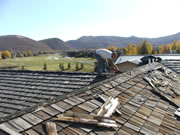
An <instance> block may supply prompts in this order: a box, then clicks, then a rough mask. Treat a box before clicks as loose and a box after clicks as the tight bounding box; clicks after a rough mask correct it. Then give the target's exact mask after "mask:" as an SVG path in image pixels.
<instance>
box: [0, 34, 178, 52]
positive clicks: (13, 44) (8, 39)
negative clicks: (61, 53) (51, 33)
mask: <svg viewBox="0 0 180 135" xmlns="http://www.w3.org/2000/svg"><path fill="white" fill-rule="evenodd" d="M144 40H147V41H148V42H150V43H151V44H152V45H153V46H159V45H162V44H168V43H172V42H173V41H174V40H176V41H178V40H180V32H179V33H176V34H173V35H169V36H164V37H159V38H143V37H135V36H131V37H118V36H82V37H80V38H78V39H77V40H69V41H67V42H64V41H63V40H61V39H59V38H48V39H43V40H40V41H36V40H33V39H30V38H28V37H24V36H19V35H7V36H0V50H1V51H4V50H9V51H12V52H18V51H28V50H31V51H33V52H38V51H52V50H72V49H96V48H106V47H108V46H109V45H115V46H117V47H120V48H122V47H124V46H127V45H128V44H136V45H137V44H138V43H139V42H143V41H144Z"/></svg>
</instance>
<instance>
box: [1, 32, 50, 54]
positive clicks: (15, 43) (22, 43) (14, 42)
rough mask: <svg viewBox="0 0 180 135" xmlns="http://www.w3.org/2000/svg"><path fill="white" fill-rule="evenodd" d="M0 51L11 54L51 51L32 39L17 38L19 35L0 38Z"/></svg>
mask: <svg viewBox="0 0 180 135" xmlns="http://www.w3.org/2000/svg"><path fill="white" fill-rule="evenodd" d="M0 50H1V51H4V50H9V51H11V52H22V51H29V50H31V51H32V52H39V51H51V50H52V49H51V48H50V47H48V46H47V45H46V44H44V43H40V42H38V41H35V40H33V39H30V38H27V37H23V36H19V35H7V36H0Z"/></svg>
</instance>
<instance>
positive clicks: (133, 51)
mask: <svg viewBox="0 0 180 135" xmlns="http://www.w3.org/2000/svg"><path fill="white" fill-rule="evenodd" d="M131 55H137V49H136V47H135V45H134V44H133V45H132V46H131Z"/></svg>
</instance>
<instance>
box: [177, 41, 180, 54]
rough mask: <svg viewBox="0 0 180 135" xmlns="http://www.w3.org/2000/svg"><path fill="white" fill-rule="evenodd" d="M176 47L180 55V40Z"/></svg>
mask: <svg viewBox="0 0 180 135" xmlns="http://www.w3.org/2000/svg"><path fill="white" fill-rule="evenodd" d="M176 45H177V49H176V50H177V52H178V53H180V40H178V41H177V43H176Z"/></svg>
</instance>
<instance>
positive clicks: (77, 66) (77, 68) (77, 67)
mask: <svg viewBox="0 0 180 135" xmlns="http://www.w3.org/2000/svg"><path fill="white" fill-rule="evenodd" d="M78 70H79V64H78V62H76V71H78Z"/></svg>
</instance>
